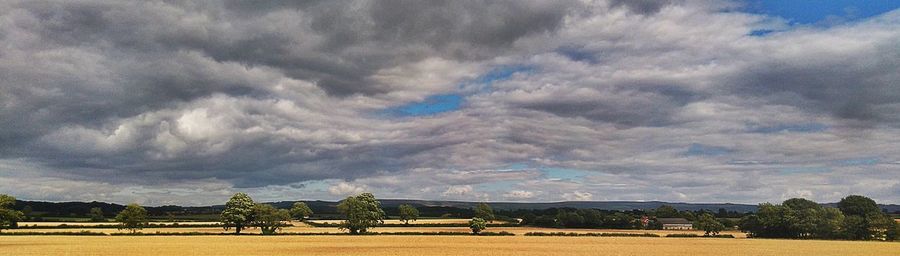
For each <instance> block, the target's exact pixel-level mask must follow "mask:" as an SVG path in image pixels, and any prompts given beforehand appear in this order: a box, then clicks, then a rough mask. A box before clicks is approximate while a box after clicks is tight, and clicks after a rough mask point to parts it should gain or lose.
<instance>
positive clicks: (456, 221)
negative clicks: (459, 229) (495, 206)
mask: <svg viewBox="0 0 900 256" xmlns="http://www.w3.org/2000/svg"><path fill="white" fill-rule="evenodd" d="M469 220H470V219H419V220H416V221H410V222H409V224H410V225H422V224H466V223H469ZM341 221H342V220H310V222H314V223H339V222H341ZM493 223H496V224H502V223H506V222H504V221H494V222H493ZM384 224H403V222H402V221H400V220H396V219H394V220H384Z"/></svg>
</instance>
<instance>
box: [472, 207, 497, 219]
mask: <svg viewBox="0 0 900 256" xmlns="http://www.w3.org/2000/svg"><path fill="white" fill-rule="evenodd" d="M475 218H481V219H483V220H485V221H488V222H493V221H494V209H491V206H490V205H488V204H486V203H480V204H478V205H477V206H475Z"/></svg>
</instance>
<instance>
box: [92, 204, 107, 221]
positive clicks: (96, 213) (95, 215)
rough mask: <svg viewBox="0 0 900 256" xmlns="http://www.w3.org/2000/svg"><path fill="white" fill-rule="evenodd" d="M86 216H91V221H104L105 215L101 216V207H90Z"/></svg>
mask: <svg viewBox="0 0 900 256" xmlns="http://www.w3.org/2000/svg"><path fill="white" fill-rule="evenodd" d="M88 216H89V217H91V221H93V222H100V221H106V217H105V216H103V209H100V207H94V208H91V212H90V213H88Z"/></svg>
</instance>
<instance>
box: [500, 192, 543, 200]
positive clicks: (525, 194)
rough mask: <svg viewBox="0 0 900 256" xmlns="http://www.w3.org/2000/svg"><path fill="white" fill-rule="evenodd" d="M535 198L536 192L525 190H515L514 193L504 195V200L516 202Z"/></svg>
mask: <svg viewBox="0 0 900 256" xmlns="http://www.w3.org/2000/svg"><path fill="white" fill-rule="evenodd" d="M534 196H535V193H534V192H531V191H525V190H513V191H509V192H506V193H505V194H503V197H504V198H507V199H515V200H522V199H531V198H534Z"/></svg>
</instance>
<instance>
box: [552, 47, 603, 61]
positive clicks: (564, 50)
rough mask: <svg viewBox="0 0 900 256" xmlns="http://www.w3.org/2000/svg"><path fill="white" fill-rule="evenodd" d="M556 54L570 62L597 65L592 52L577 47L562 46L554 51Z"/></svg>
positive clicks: (595, 57)
mask: <svg viewBox="0 0 900 256" xmlns="http://www.w3.org/2000/svg"><path fill="white" fill-rule="evenodd" d="M556 53H559V54H560V55H563V56H566V57H567V58H569V59H570V60H573V61H580V62H587V63H590V64H597V62H598V60H597V56H595V55H594V53H593V52H590V51H586V50H584V49H582V48H579V47H571V46H564V47H560V48H557V49H556Z"/></svg>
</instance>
